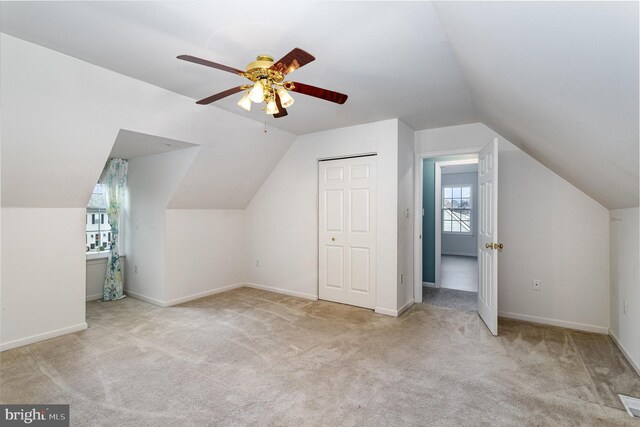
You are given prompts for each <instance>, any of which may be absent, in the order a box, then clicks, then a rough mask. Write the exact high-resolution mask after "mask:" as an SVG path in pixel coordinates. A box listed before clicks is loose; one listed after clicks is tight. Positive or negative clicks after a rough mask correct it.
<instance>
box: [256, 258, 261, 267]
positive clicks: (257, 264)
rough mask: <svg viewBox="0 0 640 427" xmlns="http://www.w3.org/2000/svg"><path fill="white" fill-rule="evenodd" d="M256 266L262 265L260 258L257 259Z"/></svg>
mask: <svg viewBox="0 0 640 427" xmlns="http://www.w3.org/2000/svg"><path fill="white" fill-rule="evenodd" d="M256 267H260V260H259V259H257V260H256Z"/></svg>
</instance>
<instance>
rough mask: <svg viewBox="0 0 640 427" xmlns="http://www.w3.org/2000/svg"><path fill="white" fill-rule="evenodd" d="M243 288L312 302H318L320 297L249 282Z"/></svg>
mask: <svg viewBox="0 0 640 427" xmlns="http://www.w3.org/2000/svg"><path fill="white" fill-rule="evenodd" d="M241 286H247V287H249V288H254V289H260V290H263V291H269V292H275V293H277V294H284V295H289V296H292V297H298V298H304V299H310V300H312V301H317V300H318V295H313V294H307V293H304V292H298V291H290V290H289V289H282V288H274V287H271V286H265V285H258V284H257V283H248V282H247V283H243V284H242V285H241Z"/></svg>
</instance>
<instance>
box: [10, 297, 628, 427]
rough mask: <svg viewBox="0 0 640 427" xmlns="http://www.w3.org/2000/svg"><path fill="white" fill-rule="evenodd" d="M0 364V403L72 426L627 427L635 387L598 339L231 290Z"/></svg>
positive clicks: (130, 317) (98, 306)
mask: <svg viewBox="0 0 640 427" xmlns="http://www.w3.org/2000/svg"><path fill="white" fill-rule="evenodd" d="M87 321H88V323H89V325H90V328H89V329H87V330H85V331H81V332H76V333H73V334H69V335H65V336H62V337H58V338H54V339H50V340H47V341H43V342H39V343H36V344H31V345H28V346H25V347H20V348H17V349H13V350H9V351H6V352H3V353H1V354H0V400H1V401H2V403H25V402H32V403H67V404H70V405H71V406H70V409H71V425H74V426H90V425H99V426H136V427H137V426H177V425H180V426H208V425H216V426H236V425H251V426H267V425H278V426H314V425H318V426H320V425H325V426H326V425H333V426H355V425H368V426H378V425H380V426H382V425H394V426H401V425H405V426H409V425H430V426H452V425H456V426H478V425H487V426H489V425H490V426H632V427H633V426H635V427H638V425H639V424H638V422H637V421H635V420H633V419H632V418H631V417H629V416H628V415H627V413H626V412H625V411H624V410H623V408H622V405H621V403H620V400H619V399H618V397H617V394H616V393H620V392H622V393H625V394H628V395H631V396H640V377H638V375H637V374H636V373H635V372H634V371H633V370H632V368H631V367H630V366H629V364H628V363H627V362H626V361H625V359H624V358H623V357H622V355H621V354H620V352H619V351H618V349H617V348H616V346H615V345H614V344H613V342H612V341H611V339H610V338H609V337H608V336H606V335H597V334H590V333H582V332H576V331H571V330H567V329H561V328H554V327H545V326H539V325H532V324H528V323H523V322H517V321H511V320H503V319H500V322H499V330H500V336H498V337H493V336H491V334H490V333H489V332H488V330H487V328H486V327H485V325H484V324H483V323H482V321H481V320H480V318H479V317H478V315H477V314H476V313H471V312H466V311H457V310H450V309H447V308H442V307H437V306H433V305H428V304H415V305H414V306H413V307H411V308H410V309H409V310H408V311H407V312H406V313H405V314H403V315H402V316H401V317H399V318H393V317H387V316H383V315H379V314H376V313H374V312H372V311H371V310H366V309H361V308H355V307H351V306H347V305H342V304H335V303H330V302H325V301H309V300H304V299H300V298H294V297H289V296H286V295H281V294H275V293H270V292H265V291H260V290H256V289H251V288H239V289H235V290H232V291H228V292H225V293H221V294H217V295H212V296H210V297H206V298H202V299H199V300H195V301H191V302H188V303H185V304H182V305H179V306H175V307H168V308H160V307H156V306H153V305H150V304H147V303H144V302H142V301H139V300H136V299H133V298H125V299H122V300H119V301H112V302H108V303H98V302H90V303H88V304H87Z"/></svg>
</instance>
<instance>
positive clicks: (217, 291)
mask: <svg viewBox="0 0 640 427" xmlns="http://www.w3.org/2000/svg"><path fill="white" fill-rule="evenodd" d="M243 286H245V284H244V283H234V284H233V285H227V286H223V287H221V288H216V289H211V290H209V291H205V292H199V293H197V294H193V295H188V296H186V297H181V298H175V299H172V300H169V301H165V302H164V304H165V307H171V306H173V305H178V304H182V303H185V302H188V301H193V300H194V299H200V298H204V297H208V296H210V295H215V294H220V293H222V292H227V291H230V290H232V289H237V288H241V287H243Z"/></svg>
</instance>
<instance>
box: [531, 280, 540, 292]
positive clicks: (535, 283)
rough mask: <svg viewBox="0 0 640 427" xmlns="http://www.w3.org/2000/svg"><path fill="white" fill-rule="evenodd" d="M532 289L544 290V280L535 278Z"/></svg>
mask: <svg viewBox="0 0 640 427" xmlns="http://www.w3.org/2000/svg"><path fill="white" fill-rule="evenodd" d="M531 289H533V290H534V291H540V290H542V282H541V281H540V280H539V279H534V280H533V281H532V282H531Z"/></svg>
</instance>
